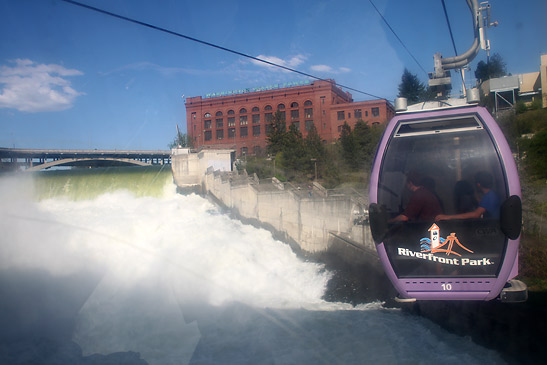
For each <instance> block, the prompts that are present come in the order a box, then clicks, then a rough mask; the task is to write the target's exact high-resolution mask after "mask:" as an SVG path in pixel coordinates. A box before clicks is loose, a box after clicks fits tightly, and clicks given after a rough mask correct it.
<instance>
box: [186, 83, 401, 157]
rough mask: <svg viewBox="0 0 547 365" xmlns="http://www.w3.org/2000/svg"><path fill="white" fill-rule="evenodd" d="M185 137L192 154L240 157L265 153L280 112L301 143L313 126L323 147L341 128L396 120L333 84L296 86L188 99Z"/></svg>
mask: <svg viewBox="0 0 547 365" xmlns="http://www.w3.org/2000/svg"><path fill="white" fill-rule="evenodd" d="M185 105H186V120H187V134H188V138H189V139H190V140H191V141H192V143H193V146H194V148H196V149H203V148H220V149H235V150H236V151H237V155H238V156H242V155H259V154H262V153H264V152H265V151H266V146H267V135H268V132H269V128H270V124H271V122H272V120H273V115H274V114H275V112H276V111H279V112H281V114H282V116H283V117H284V118H285V121H286V123H287V127H288V126H289V125H290V124H294V125H295V126H296V127H297V128H298V130H299V131H300V132H301V133H302V135H303V136H304V137H305V136H306V135H307V133H308V131H309V130H310V128H311V126H312V125H314V126H315V128H316V129H317V132H318V134H319V136H320V137H321V140H322V141H323V142H324V143H330V142H334V141H336V140H337V139H338V138H339V136H340V130H341V126H342V125H343V124H344V122H347V123H348V124H349V125H350V126H352V127H353V126H354V125H355V123H356V122H357V121H358V120H362V121H364V122H366V123H368V124H370V125H372V124H380V123H385V122H386V121H388V120H390V119H391V118H392V117H393V116H394V115H395V110H394V108H393V106H392V105H391V104H390V103H389V102H388V101H387V100H384V99H380V100H374V101H362V102H353V98H352V95H351V94H350V93H348V92H343V91H342V90H341V89H340V88H338V87H337V86H335V84H334V81H332V80H329V81H323V80H320V81H313V82H300V83H291V84H283V85H275V86H271V87H268V88H261V89H253V90H250V89H245V90H236V91H230V92H226V93H218V94H211V95H207V96H206V97H201V96H196V97H190V98H187V99H186V104H185Z"/></svg>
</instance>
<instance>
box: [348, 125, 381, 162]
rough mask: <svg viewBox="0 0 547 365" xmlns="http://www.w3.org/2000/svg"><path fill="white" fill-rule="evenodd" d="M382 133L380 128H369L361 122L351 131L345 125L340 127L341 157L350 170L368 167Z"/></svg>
mask: <svg viewBox="0 0 547 365" xmlns="http://www.w3.org/2000/svg"><path fill="white" fill-rule="evenodd" d="M382 132H383V128H382V127H379V126H373V127H370V126H369V125H368V124H366V123H365V122H363V121H362V120H359V121H358V122H357V123H356V124H355V128H354V129H353V131H352V130H351V128H350V126H349V125H347V124H344V125H343V126H342V131H341V133H340V144H341V147H342V156H343V158H344V161H345V163H346V164H347V166H348V167H349V168H350V169H352V170H357V169H366V168H368V167H370V165H371V163H372V159H373V158H374V152H375V151H376V146H377V145H378V142H379V141H380V138H381V136H382Z"/></svg>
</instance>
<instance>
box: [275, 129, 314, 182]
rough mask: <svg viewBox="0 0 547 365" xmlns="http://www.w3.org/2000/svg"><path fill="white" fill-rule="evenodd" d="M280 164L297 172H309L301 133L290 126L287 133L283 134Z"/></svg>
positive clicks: (308, 160) (308, 162) (309, 162)
mask: <svg viewBox="0 0 547 365" xmlns="http://www.w3.org/2000/svg"><path fill="white" fill-rule="evenodd" d="M282 152H283V153H282V158H281V163H282V164H283V166H284V167H285V168H287V169H290V170H297V171H299V172H310V164H311V161H310V158H309V155H308V152H307V150H306V146H305V144H304V139H303V138H302V133H300V131H299V130H298V129H297V128H296V125H295V124H291V125H290V127H289V131H288V132H287V133H286V134H285V137H284V142H283V149H282Z"/></svg>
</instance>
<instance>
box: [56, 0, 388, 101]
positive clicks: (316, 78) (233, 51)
mask: <svg viewBox="0 0 547 365" xmlns="http://www.w3.org/2000/svg"><path fill="white" fill-rule="evenodd" d="M61 1H63V2H65V3H69V4H72V5H77V6H80V7H82V8H85V9H88V10H93V11H96V12H98V13H101V14H104V15H108V16H111V17H114V18H118V19H121V20H125V21H128V22H131V23H134V24H137V25H141V26H144V27H147V28H151V29H154V30H157V31H160V32H164V33H168V34H171V35H174V36H177V37H180V38H184V39H187V40H190V41H193V42H196V43H200V44H203V45H206V46H209V47H213V48H217V49H220V50H222V51H226V52H230V53H233V54H236V55H238V56H242V57H246V58H249V59H252V60H255V61H258V62H262V63H265V64H268V65H270V66H274V67H278V68H281V69H284V70H287V71H290V72H294V73H297V74H300V75H303V76H306V77H310V78H312V79H315V80H319V81H326V82H328V83H330V84H332V85H335V86H338V87H341V88H344V89H348V90H351V91H355V92H357V93H360V94H364V95H368V96H370V97H373V98H376V99H386V100H387V98H382V97H380V96H377V95H374V94H371V93H367V92H365V91H361V90H358V89H355V88H352V87H349V86H345V85H342V84H338V83H336V82H333V81H331V80H327V79H323V78H320V77H317V76H314V75H311V74H308V73H306V72H302V71H298V70H296V69H293V68H290V67H287V66H283V65H279V64H277V63H274V62H270V61H266V60H263V59H261V58H258V57H254V56H251V55H248V54H245V53H243V52H239V51H236V50H233V49H230V48H226V47H223V46H219V45H217V44H214V43H210V42H207V41H202V40H200V39H197V38H194V37H190V36H187V35H184V34H181V33H177V32H174V31H172V30H169V29H165V28H162V27H159V26H156V25H153V24H150V23H145V22H143V21H140V20H136V19H133V18H129V17H126V16H123V15H119V14H116V13H112V12H109V11H106V10H103V9H99V8H96V7H93V6H90V5H87V4H83V3H80V2H77V1H73V0H61Z"/></svg>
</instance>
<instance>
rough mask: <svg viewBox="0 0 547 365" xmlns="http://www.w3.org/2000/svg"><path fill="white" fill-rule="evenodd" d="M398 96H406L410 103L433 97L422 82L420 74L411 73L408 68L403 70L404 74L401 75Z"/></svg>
mask: <svg viewBox="0 0 547 365" xmlns="http://www.w3.org/2000/svg"><path fill="white" fill-rule="evenodd" d="M398 97H400V98H406V99H407V100H408V104H415V103H418V102H420V101H425V100H430V99H432V95H431V94H430V93H429V91H428V88H427V86H426V85H425V84H423V83H422V82H420V80H419V79H418V76H416V75H414V74H411V73H410V71H408V70H407V69H406V68H405V70H404V71H403V76H401V83H400V84H399V95H398Z"/></svg>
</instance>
